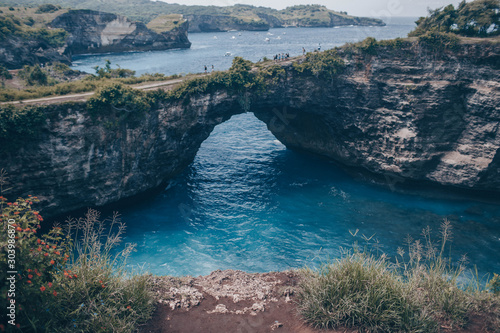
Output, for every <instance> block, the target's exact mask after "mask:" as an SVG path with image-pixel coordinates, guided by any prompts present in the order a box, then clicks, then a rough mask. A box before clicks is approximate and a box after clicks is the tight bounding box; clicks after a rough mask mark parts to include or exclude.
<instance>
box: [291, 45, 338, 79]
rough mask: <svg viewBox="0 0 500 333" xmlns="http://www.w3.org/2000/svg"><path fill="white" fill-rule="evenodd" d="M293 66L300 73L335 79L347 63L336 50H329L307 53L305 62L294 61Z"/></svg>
mask: <svg viewBox="0 0 500 333" xmlns="http://www.w3.org/2000/svg"><path fill="white" fill-rule="evenodd" d="M293 68H294V70H295V71H297V72H298V73H306V74H312V75H314V76H316V77H319V78H321V79H327V80H333V79H334V78H335V77H336V76H337V74H339V73H341V72H342V70H343V69H344V68H345V63H344V60H343V59H342V58H341V57H340V56H339V55H338V53H337V51H336V50H327V51H324V52H312V53H307V54H306V59H305V60H304V61H303V62H301V63H298V62H294V63H293Z"/></svg>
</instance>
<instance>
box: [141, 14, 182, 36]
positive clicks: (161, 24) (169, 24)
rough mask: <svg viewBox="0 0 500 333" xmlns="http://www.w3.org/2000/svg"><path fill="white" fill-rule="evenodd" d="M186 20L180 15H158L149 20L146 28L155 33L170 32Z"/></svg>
mask: <svg viewBox="0 0 500 333" xmlns="http://www.w3.org/2000/svg"><path fill="white" fill-rule="evenodd" d="M184 22H186V20H185V19H184V18H183V17H182V15H180V14H169V15H159V16H157V17H156V18H154V19H153V20H151V21H150V22H149V23H148V24H147V27H148V28H149V29H151V30H153V31H155V32H157V33H162V32H165V31H172V30H173V29H175V28H177V27H179V26H180V25H181V24H182V23H184Z"/></svg>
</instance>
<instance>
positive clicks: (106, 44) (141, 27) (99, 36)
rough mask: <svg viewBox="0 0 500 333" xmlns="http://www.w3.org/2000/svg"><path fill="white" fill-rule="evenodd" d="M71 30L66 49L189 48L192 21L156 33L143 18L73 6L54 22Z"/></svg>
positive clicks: (69, 50) (87, 51) (115, 50)
mask: <svg viewBox="0 0 500 333" xmlns="http://www.w3.org/2000/svg"><path fill="white" fill-rule="evenodd" d="M50 25H51V27H53V28H62V29H64V30H66V31H67V32H68V33H69V35H70V36H69V38H68V41H67V47H66V50H65V53H69V54H82V53H106V52H126V51H153V50H166V49H173V48H189V47H190V46H191V42H190V41H189V40H188V35H187V29H188V23H187V21H185V22H184V23H182V24H181V25H180V26H179V27H176V28H174V29H173V30H171V31H166V32H163V33H156V32H154V31H152V30H150V29H148V28H147V27H146V25H145V24H144V23H142V22H132V21H130V20H129V19H128V18H126V17H124V16H120V15H116V14H111V13H103V12H98V11H93V10H70V11H68V12H67V13H64V14H62V15H59V16H58V17H56V18H55V19H54V20H53V21H52V23H51V24H50Z"/></svg>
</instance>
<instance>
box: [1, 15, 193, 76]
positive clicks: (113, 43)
mask: <svg viewBox="0 0 500 333" xmlns="http://www.w3.org/2000/svg"><path fill="white" fill-rule="evenodd" d="M151 23H152V28H151V29H149V28H148V27H147V26H146V25H145V24H144V23H142V22H134V21H131V20H130V19H128V18H126V17H124V16H121V15H117V14H113V13H105V12H97V11H92V10H68V9H62V8H61V7H60V6H56V5H40V6H39V7H36V8H30V7H0V41H1V42H2V43H1V44H0V62H1V63H2V64H3V66H5V67H6V68H8V69H17V68H21V67H23V66H24V65H35V64H44V63H52V62H62V63H66V64H69V63H70V62H71V56H72V55H74V54H82V53H104V52H126V51H150V50H165V49H172V48H189V47H190V46H191V43H190V42H189V40H188V37H187V26H188V23H187V21H186V20H185V19H182V17H179V16H169V17H159V18H157V19H155V20H154V21H152V22H151Z"/></svg>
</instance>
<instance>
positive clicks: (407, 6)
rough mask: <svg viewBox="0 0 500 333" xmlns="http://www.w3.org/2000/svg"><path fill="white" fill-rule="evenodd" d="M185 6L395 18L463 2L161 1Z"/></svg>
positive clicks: (449, 0) (443, 0) (335, 0)
mask: <svg viewBox="0 0 500 333" xmlns="http://www.w3.org/2000/svg"><path fill="white" fill-rule="evenodd" d="M161 1H164V2H167V3H178V4H182V5H203V6H208V5H215V6H231V5H234V4H248V5H254V6H265V7H272V8H276V9H283V8H285V7H288V6H293V5H302V4H321V5H325V6H326V7H327V8H329V9H333V10H336V11H346V12H347V13H348V14H350V15H355V16H373V17H382V18H383V17H391V16H413V17H416V16H426V15H427V8H431V9H435V8H439V7H443V6H446V5H449V4H450V3H451V4H453V5H458V4H459V3H460V0H287V1H283V0H167V1H165V0H161Z"/></svg>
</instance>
